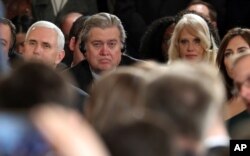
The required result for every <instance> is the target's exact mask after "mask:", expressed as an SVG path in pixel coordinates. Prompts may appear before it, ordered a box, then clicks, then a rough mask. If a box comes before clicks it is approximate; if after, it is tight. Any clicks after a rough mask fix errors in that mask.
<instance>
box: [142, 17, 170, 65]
mask: <svg viewBox="0 0 250 156" xmlns="http://www.w3.org/2000/svg"><path fill="white" fill-rule="evenodd" d="M174 23H175V18H174V17H172V16H167V17H163V18H160V19H157V20H155V21H154V22H153V23H152V24H151V25H150V26H149V27H148V29H147V31H146V32H145V34H144V35H143V37H142V40H141V43H140V48H139V53H140V58H142V59H153V60H156V61H159V62H167V57H166V56H165V54H163V53H162V46H161V45H162V41H163V36H164V32H165V30H166V29H167V28H168V27H169V26H171V25H172V24H174Z"/></svg>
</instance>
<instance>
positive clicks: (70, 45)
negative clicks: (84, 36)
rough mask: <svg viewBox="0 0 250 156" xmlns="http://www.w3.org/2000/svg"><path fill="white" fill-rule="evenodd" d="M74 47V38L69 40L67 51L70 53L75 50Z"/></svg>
mask: <svg viewBox="0 0 250 156" xmlns="http://www.w3.org/2000/svg"><path fill="white" fill-rule="evenodd" d="M75 45H76V37H71V38H70V40H69V49H70V50H71V51H74V50H75Z"/></svg>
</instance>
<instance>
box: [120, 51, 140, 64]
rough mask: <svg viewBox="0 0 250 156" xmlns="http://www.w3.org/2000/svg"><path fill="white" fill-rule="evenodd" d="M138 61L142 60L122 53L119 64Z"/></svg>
mask: <svg viewBox="0 0 250 156" xmlns="http://www.w3.org/2000/svg"><path fill="white" fill-rule="evenodd" d="M139 61H142V60H139V59H136V58H134V57H132V56H129V55H127V54H122V58H121V62H120V65H132V64H135V63H137V62H139Z"/></svg>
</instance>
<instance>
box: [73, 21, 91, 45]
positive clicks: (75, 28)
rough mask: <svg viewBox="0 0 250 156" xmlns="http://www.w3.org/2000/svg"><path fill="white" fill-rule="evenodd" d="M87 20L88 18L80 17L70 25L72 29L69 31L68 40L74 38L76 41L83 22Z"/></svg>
mask: <svg viewBox="0 0 250 156" xmlns="http://www.w3.org/2000/svg"><path fill="white" fill-rule="evenodd" d="M88 18H89V16H80V17H79V18H77V19H76V20H75V22H74V23H73V24H72V27H71V29H70V31H69V39H71V38H72V37H75V39H76V41H77V40H78V37H79V35H80V32H81V31H82V29H83V26H84V22H85V20H86V19H88Z"/></svg>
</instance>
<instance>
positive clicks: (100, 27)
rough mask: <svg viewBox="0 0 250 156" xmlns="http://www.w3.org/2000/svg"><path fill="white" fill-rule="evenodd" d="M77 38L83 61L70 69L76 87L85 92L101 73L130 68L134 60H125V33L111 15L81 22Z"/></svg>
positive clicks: (91, 17)
mask: <svg viewBox="0 0 250 156" xmlns="http://www.w3.org/2000/svg"><path fill="white" fill-rule="evenodd" d="M83 27H84V29H83V30H82V31H81V34H80V39H81V42H80V50H81V52H82V53H83V54H84V57H85V58H86V60H83V61H82V62H80V63H79V64H78V65H76V66H74V67H72V68H71V69H69V70H70V72H71V73H72V74H73V75H74V77H75V79H76V81H77V83H78V84H79V87H80V88H81V89H83V90H84V91H86V92H88V91H89V87H90V85H91V83H92V82H93V80H94V79H96V78H98V77H99V76H100V74H101V73H103V72H106V71H113V70H115V68H116V67H117V66H120V65H130V64H133V63H135V62H136V59H134V58H132V57H129V56H127V55H125V54H123V52H124V51H125V39H126V34H125V30H124V28H123V26H122V24H121V21H120V19H119V18H118V17H116V16H115V15H112V14H109V13H98V14H95V15H92V16H90V17H89V18H88V19H87V20H86V21H85V22H84V26H83Z"/></svg>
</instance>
